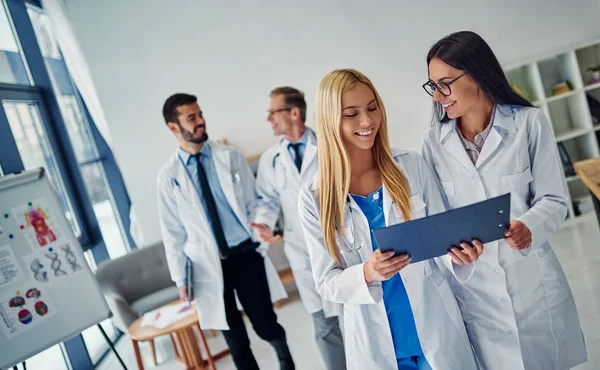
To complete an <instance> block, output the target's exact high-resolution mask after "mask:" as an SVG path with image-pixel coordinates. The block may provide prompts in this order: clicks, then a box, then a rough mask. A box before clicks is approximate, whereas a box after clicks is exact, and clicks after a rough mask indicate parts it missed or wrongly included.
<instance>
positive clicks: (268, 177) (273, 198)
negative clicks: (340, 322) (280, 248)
mask: <svg viewBox="0 0 600 370" xmlns="http://www.w3.org/2000/svg"><path fill="white" fill-rule="evenodd" d="M307 130H308V140H307V143H306V147H305V150H304V158H303V160H302V167H301V171H300V173H298V170H297V169H296V165H295V164H294V161H293V160H292V156H291V155H290V152H289V151H288V148H287V143H288V142H287V141H286V140H283V139H282V140H281V141H280V142H279V143H278V144H276V145H275V146H273V147H271V148H269V149H268V150H267V151H266V152H265V153H264V154H263V155H262V156H261V157H260V162H259V165H258V175H257V178H256V193H257V194H258V198H259V201H258V206H257V208H256V216H255V219H254V222H256V223H262V224H266V225H268V226H269V227H270V228H271V230H273V229H274V227H275V223H276V222H277V219H278V217H279V213H280V211H283V219H284V224H285V226H284V251H285V255H286V257H287V259H288V261H289V262H290V268H291V269H292V272H293V274H294V282H295V283H296V287H297V288H298V292H299V293H300V298H301V299H302V303H304V307H306V310H307V311H308V312H309V313H311V314H312V313H315V312H318V311H321V310H323V311H324V314H325V317H331V316H338V315H340V314H341V312H342V306H341V305H340V304H336V303H333V302H329V301H326V300H324V299H323V298H322V297H321V296H320V295H319V293H317V290H316V288H315V280H314V278H313V273H312V270H311V268H310V258H309V256H308V250H307V249H306V239H305V238H304V233H303V231H302V225H301V224H300V217H299V214H298V193H299V192H300V187H301V186H302V185H303V184H304V183H306V182H307V181H309V180H310V179H312V178H313V177H314V176H315V174H316V173H317V169H318V161H317V137H316V136H315V133H314V132H313V131H312V130H311V129H309V128H307Z"/></svg>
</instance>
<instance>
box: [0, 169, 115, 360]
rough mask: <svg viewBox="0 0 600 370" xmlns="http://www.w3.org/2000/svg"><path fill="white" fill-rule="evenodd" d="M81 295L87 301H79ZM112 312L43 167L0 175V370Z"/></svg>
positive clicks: (71, 334)
mask: <svg viewBox="0 0 600 370" xmlns="http://www.w3.org/2000/svg"><path fill="white" fill-rule="evenodd" d="M81 297H84V298H85V299H80V298H81ZM110 317H112V313H111V311H110V309H109V307H108V305H107V303H106V300H105V298H104V294H103V293H102V291H101V290H100V287H99V285H98V281H97V280H96V276H95V275H94V273H93V272H92V271H91V269H90V267H89V265H88V264H87V263H86V259H85V256H84V254H83V250H82V248H81V245H80V243H79V240H78V238H77V237H76V236H75V234H74V233H73V228H72V226H71V223H70V222H69V220H67V218H66V215H65V212H64V209H63V207H62V206H61V202H60V201H59V199H58V197H57V196H56V193H55V191H54V187H53V185H52V184H51V183H50V180H49V178H48V175H47V174H46V172H45V171H44V169H43V168H40V169H37V170H33V171H25V172H21V173H18V174H9V175H6V176H1V177H0V369H5V370H7V369H11V368H16V366H17V365H18V364H22V365H23V367H24V368H25V366H26V364H25V361H26V360H27V359H30V358H31V357H33V356H35V355H36V354H38V353H40V352H42V351H44V350H46V349H48V348H50V347H52V346H54V345H55V344H58V343H61V342H64V341H66V340H69V339H70V338H73V337H75V336H77V335H80V334H81V332H82V331H83V330H85V329H87V328H89V327H92V326H94V325H96V326H97V327H98V329H100V333H102V336H103V337H104V339H105V340H106V342H107V344H108V345H109V347H110V349H111V350H112V351H113V353H114V354H115V356H117V359H118V360H119V362H120V363H121V366H122V367H123V369H125V370H127V367H126V366H125V364H124V362H123V360H122V359H121V357H120V356H119V354H118V353H117V351H116V349H115V347H114V345H113V343H112V342H111V340H110V338H108V336H107V335H106V332H105V331H104V329H103V328H102V326H100V323H101V322H102V321H104V320H106V319H107V318H110Z"/></svg>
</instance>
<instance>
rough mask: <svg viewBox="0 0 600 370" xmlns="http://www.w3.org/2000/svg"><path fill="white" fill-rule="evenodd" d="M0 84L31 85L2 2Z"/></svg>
mask: <svg viewBox="0 0 600 370" xmlns="http://www.w3.org/2000/svg"><path fill="white" fill-rule="evenodd" d="M0 82H3V83H14V84H21V85H30V84H31V78H30V77H29V71H28V70H27V66H26V63H25V60H24V58H23V54H22V53H21V47H20V45H19V42H18V39H17V38H16V37H15V32H14V28H13V26H12V22H11V21H10V18H9V17H8V11H7V10H6V7H5V5H4V2H3V1H0Z"/></svg>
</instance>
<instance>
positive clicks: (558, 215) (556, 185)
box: [518, 110, 568, 249]
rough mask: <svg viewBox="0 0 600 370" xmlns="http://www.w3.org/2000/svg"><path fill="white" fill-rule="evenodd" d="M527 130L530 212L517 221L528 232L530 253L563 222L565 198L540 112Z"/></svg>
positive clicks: (547, 128)
mask: <svg viewBox="0 0 600 370" xmlns="http://www.w3.org/2000/svg"><path fill="white" fill-rule="evenodd" d="M528 128H529V133H528V135H527V137H528V145H529V160H530V164H531V174H532V176H533V181H532V182H530V183H529V191H530V194H531V197H530V199H531V200H530V207H531V208H530V209H529V210H528V211H527V212H525V213H524V214H523V215H522V216H521V217H519V218H518V220H519V221H521V222H523V223H524V224H525V225H527V227H528V228H529V230H530V231H531V235H532V242H531V247H530V248H531V249H534V248H536V247H539V246H541V245H543V244H545V243H546V242H547V241H548V239H549V238H550V237H551V236H552V235H553V234H554V233H555V232H556V231H557V230H558V227H559V226H560V224H561V223H562V222H563V221H564V220H565V218H566V216H567V204H568V203H567V202H568V197H567V195H566V189H565V187H564V184H563V179H562V176H561V174H562V172H563V170H562V166H561V164H560V162H559V160H558V152H557V148H556V143H555V142H554V137H553V136H552V131H551V129H550V123H549V122H548V120H547V119H546V116H544V113H543V112H542V111H541V110H540V111H537V112H536V114H535V115H534V117H533V121H532V122H531V124H530V125H528Z"/></svg>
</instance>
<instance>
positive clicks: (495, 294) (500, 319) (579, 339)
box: [423, 105, 586, 370]
mask: <svg viewBox="0 0 600 370" xmlns="http://www.w3.org/2000/svg"><path fill="white" fill-rule="evenodd" d="M456 130H457V128H456V121H454V120H452V121H450V122H448V123H445V124H436V125H435V126H433V127H431V128H430V129H429V131H428V132H427V134H426V136H425V139H424V143H423V156H424V157H425V160H426V161H427V162H428V163H429V164H430V165H431V167H432V168H434V169H435V172H436V174H437V177H438V179H439V181H440V182H441V184H442V186H443V188H444V192H445V193H446V196H447V200H448V202H449V206H450V208H456V207H461V206H465V205H468V204H471V203H475V202H478V201H483V200H485V199H488V198H492V197H495V196H499V195H502V194H505V193H507V192H510V193H511V214H510V216H511V219H517V220H520V221H522V222H523V223H525V225H527V227H528V228H529V229H530V230H531V233H532V236H533V242H532V244H531V246H530V247H529V248H527V249H526V250H524V251H521V253H520V252H518V251H515V250H513V249H511V248H510V246H508V245H507V244H506V243H505V242H504V241H503V240H502V241H498V242H494V243H488V244H487V245H486V246H485V250H484V252H483V255H482V256H481V257H480V258H479V260H478V261H477V262H476V263H475V265H476V267H477V268H476V271H475V273H474V275H473V277H472V278H471V279H470V280H469V281H468V282H467V283H466V284H456V283H453V284H452V288H453V291H454V294H455V295H456V298H457V300H458V303H459V306H460V307H461V311H462V314H463V317H464V320H465V324H466V327H467V331H468V333H469V337H470V339H471V342H472V344H473V347H474V349H475V353H476V355H477V357H478V360H479V361H480V362H481V364H482V367H483V368H484V369H507V370H518V369H526V370H535V369H540V370H553V369H556V370H562V369H569V368H572V367H574V366H576V365H578V364H581V363H583V362H585V361H586V349H585V344H584V340H583V334H582V332H581V327H580V325H579V318H578V316H577V309H576V307H575V302H574V300H573V295H572V294H571V290H570V288H569V285H568V283H567V280H566V278H565V274H564V273H563V270H562V268H561V267H560V264H559V263H558V260H557V258H556V255H555V254H554V251H553V250H552V248H551V247H550V244H548V239H549V238H550V236H551V235H552V234H554V232H556V230H557V229H558V227H559V225H560V223H562V222H563V220H564V219H565V216H566V214H567V202H568V198H567V196H566V193H565V188H564V183H563V180H562V176H561V172H562V168H561V165H560V163H559V161H558V156H557V151H556V144H555V142H554V139H553V137H552V132H551V128H550V125H549V124H548V121H547V120H546V118H545V116H544V114H543V113H542V111H540V110H539V109H536V108H525V107H512V106H502V105H501V106H498V107H497V108H496V112H495V116H494V120H493V126H492V129H491V131H490V132H489V136H488V138H487V140H486V142H485V144H484V146H483V149H482V152H481V154H480V156H479V158H478V160H477V163H476V165H473V162H471V160H470V159H469V157H468V155H467V153H466V151H465V149H464V147H463V145H462V143H461V141H460V138H459V136H458V134H457V132H456ZM564 247H568V246H564Z"/></svg>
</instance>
